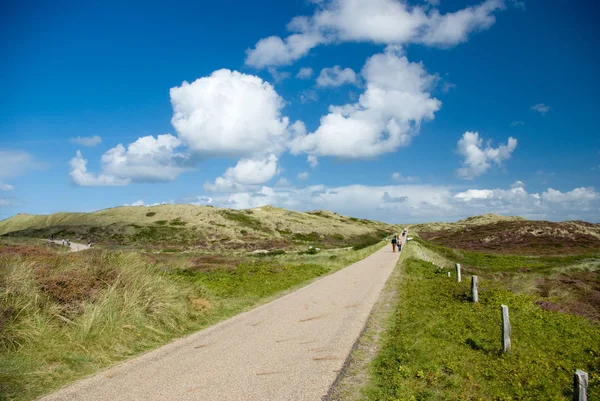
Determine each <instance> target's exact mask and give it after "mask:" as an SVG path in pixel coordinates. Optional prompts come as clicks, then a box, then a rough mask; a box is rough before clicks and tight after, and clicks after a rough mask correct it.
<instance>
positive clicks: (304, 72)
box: [296, 67, 313, 79]
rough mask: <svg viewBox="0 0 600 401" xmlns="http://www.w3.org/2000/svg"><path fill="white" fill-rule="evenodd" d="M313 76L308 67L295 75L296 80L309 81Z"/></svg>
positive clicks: (311, 70)
mask: <svg viewBox="0 0 600 401" xmlns="http://www.w3.org/2000/svg"><path fill="white" fill-rule="evenodd" d="M312 75H313V69H312V68H310V67H302V68H300V71H298V73H297V74H296V78H298V79H310V77H312Z"/></svg>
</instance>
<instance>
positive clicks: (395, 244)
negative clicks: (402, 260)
mask: <svg viewBox="0 0 600 401" xmlns="http://www.w3.org/2000/svg"><path fill="white" fill-rule="evenodd" d="M396 247H398V252H400V251H401V250H402V241H401V240H400V238H398V236H397V235H394V238H392V252H396Z"/></svg>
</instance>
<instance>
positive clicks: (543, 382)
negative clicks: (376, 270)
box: [364, 245, 600, 401]
mask: <svg viewBox="0 0 600 401" xmlns="http://www.w3.org/2000/svg"><path fill="white" fill-rule="evenodd" d="M409 246H410V245H409ZM403 269H404V276H403V279H402V281H401V284H400V288H399V294H400V296H399V297H400V298H399V302H398V305H397V308H396V311H395V314H394V320H393V324H392V327H391V329H390V330H389V331H388V333H387V334H386V337H385V339H384V341H383V347H382V350H381V352H380V353H379V356H378V357H377V358H376V360H375V362H374V364H373V380H372V383H371V385H370V386H369V387H368V388H367V389H365V391H364V395H365V396H364V398H365V399H366V400H378V401H379V400H381V401H385V400H570V399H571V398H572V375H573V373H574V371H575V370H576V369H582V370H584V371H586V372H588V373H589V374H590V383H589V386H590V387H589V391H590V394H599V393H600V328H599V326H598V325H594V324H592V323H590V322H589V321H587V320H585V319H583V318H580V317H577V316H573V315H568V314H561V313H556V312H550V311H545V310H542V309H540V308H539V307H537V306H536V305H535V304H534V303H533V301H534V298H532V297H531V296H527V295H516V294H514V293H512V292H509V291H507V290H506V289H504V288H502V287H501V286H499V285H497V284H496V283H492V282H486V281H484V282H482V284H481V285H480V304H477V305H474V304H472V303H471V302H470V300H469V296H468V294H469V283H468V281H469V280H468V278H467V277H465V280H463V283H456V282H455V280H453V279H450V278H448V277H447V276H446V274H445V273H441V274H440V273H436V270H437V269H435V268H434V267H433V266H432V265H431V264H430V263H427V262H423V261H420V260H416V259H409V260H408V261H406V262H405V263H404V265H403ZM501 304H505V305H508V306H509V309H510V316H511V324H512V337H511V339H512V346H513V349H512V352H511V353H509V354H504V355H503V354H502V353H501V352H500V338H501V324H500V322H501V315H500V305H501Z"/></svg>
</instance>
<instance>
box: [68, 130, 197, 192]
mask: <svg viewBox="0 0 600 401" xmlns="http://www.w3.org/2000/svg"><path fill="white" fill-rule="evenodd" d="M180 145H181V142H180V141H179V139H177V138H176V137H174V136H173V135H170V134H166V135H158V136H157V137H156V138H155V137H153V136H145V137H142V138H139V139H138V140H136V141H135V142H133V143H131V144H129V145H128V146H127V148H125V146H123V145H122V144H119V145H117V146H115V147H114V148H112V149H110V150H108V151H107V152H106V153H104V155H102V158H101V162H102V172H101V173H100V174H99V175H98V176H95V175H94V174H91V173H89V172H88V171H87V160H85V159H84V158H83V156H82V155H81V152H80V151H79V150H78V151H77V154H76V156H75V157H74V158H73V159H71V178H72V180H73V182H74V183H75V184H76V185H80V186H115V185H127V184H129V183H131V182H164V181H173V180H175V179H176V178H177V177H178V176H179V175H180V174H181V173H183V172H185V171H188V170H190V169H191V161H190V160H189V156H188V155H185V154H183V153H177V152H176V149H177V148H178V147H179V146H180Z"/></svg>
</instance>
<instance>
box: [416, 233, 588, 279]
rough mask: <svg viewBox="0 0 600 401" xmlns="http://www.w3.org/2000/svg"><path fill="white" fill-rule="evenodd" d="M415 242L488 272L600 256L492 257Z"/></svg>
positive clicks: (549, 265) (548, 266)
mask: <svg viewBox="0 0 600 401" xmlns="http://www.w3.org/2000/svg"><path fill="white" fill-rule="evenodd" d="M415 241H416V242H417V243H419V244H421V245H423V246H426V247H427V248H429V249H431V250H432V251H434V252H436V253H438V254H440V255H442V256H443V257H445V258H447V259H450V260H452V261H455V262H457V263H461V264H464V265H465V266H472V267H479V268H485V269H488V270H498V271H505V270H520V269H552V268H556V267H561V266H568V265H572V264H574V263H577V262H581V261H584V260H587V259H593V258H600V255H593V254H589V255H565V256H524V255H494V254H488V253H482V252H475V251H467V250H458V249H452V248H448V247H444V246H441V245H434V244H432V243H429V242H425V241H424V240H422V239H420V238H418V237H415Z"/></svg>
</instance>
